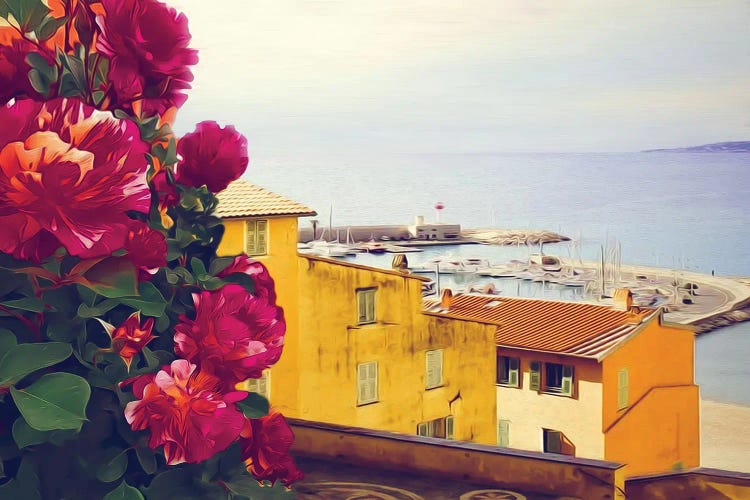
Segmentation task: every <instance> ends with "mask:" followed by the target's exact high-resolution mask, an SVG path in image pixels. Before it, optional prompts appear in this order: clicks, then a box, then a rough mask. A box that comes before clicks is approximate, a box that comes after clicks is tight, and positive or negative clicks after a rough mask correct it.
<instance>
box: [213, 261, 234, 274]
mask: <svg viewBox="0 0 750 500" xmlns="http://www.w3.org/2000/svg"><path fill="white" fill-rule="evenodd" d="M232 262H234V257H217V258H215V259H213V260H212V261H211V265H210V266H208V274H211V275H212V276H216V275H217V274H219V273H220V272H221V271H223V270H224V269H226V268H227V267H229V264H231V263H232Z"/></svg>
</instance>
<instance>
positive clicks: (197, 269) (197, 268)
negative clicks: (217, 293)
mask: <svg viewBox="0 0 750 500" xmlns="http://www.w3.org/2000/svg"><path fill="white" fill-rule="evenodd" d="M190 267H191V268H192V269H193V274H195V276H196V277H197V278H198V279H201V277H203V276H205V275H206V266H204V265H203V261H202V260H200V259H199V258H198V257H193V258H192V259H190Z"/></svg>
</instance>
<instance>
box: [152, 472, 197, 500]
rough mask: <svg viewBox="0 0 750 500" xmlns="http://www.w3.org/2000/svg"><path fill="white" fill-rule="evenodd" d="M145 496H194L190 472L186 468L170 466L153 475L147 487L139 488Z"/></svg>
mask: <svg viewBox="0 0 750 500" xmlns="http://www.w3.org/2000/svg"><path fill="white" fill-rule="evenodd" d="M141 491H142V492H143V493H144V494H145V496H146V498H148V499H149V500H152V499H161V498H164V499H169V498H179V499H185V498H195V485H194V484H193V477H192V473H191V472H190V471H189V470H188V469H186V468H182V467H181V468H171V469H168V470H167V471H166V472H162V473H161V474H159V475H157V476H156V477H154V479H153V480H151V484H149V485H148V488H141Z"/></svg>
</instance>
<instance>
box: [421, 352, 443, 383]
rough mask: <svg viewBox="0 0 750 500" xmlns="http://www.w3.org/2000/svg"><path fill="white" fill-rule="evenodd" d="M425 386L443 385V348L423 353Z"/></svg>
mask: <svg viewBox="0 0 750 500" xmlns="http://www.w3.org/2000/svg"><path fill="white" fill-rule="evenodd" d="M425 364H426V376H425V378H426V387H427V389H433V388H435V387H440V386H442V385H443V350H442V349H436V350H434V351H427V353H426V354H425Z"/></svg>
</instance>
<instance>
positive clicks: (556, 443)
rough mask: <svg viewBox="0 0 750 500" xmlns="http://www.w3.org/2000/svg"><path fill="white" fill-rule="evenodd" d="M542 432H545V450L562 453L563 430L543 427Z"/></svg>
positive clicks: (546, 451)
mask: <svg viewBox="0 0 750 500" xmlns="http://www.w3.org/2000/svg"><path fill="white" fill-rule="evenodd" d="M542 432H543V434H544V452H545V453H562V441H563V435H562V432H560V431H553V430H551V429H542Z"/></svg>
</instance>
